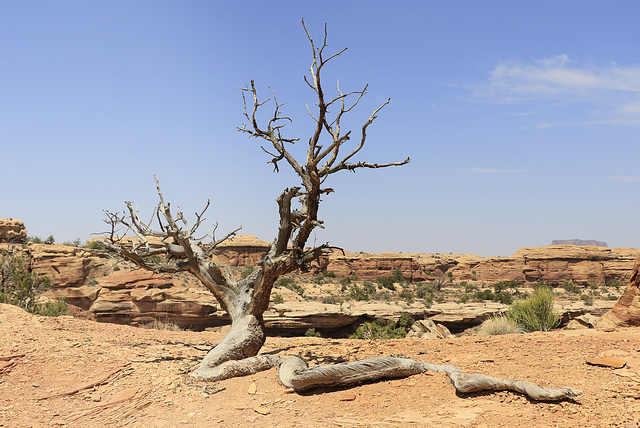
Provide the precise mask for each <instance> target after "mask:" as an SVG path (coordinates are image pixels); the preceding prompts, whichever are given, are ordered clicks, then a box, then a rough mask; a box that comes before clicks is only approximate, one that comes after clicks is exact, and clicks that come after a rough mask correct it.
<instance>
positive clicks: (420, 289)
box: [416, 282, 433, 299]
mask: <svg viewBox="0 0 640 428" xmlns="http://www.w3.org/2000/svg"><path fill="white" fill-rule="evenodd" d="M427 296H433V285H432V284H425V283H423V282H419V283H418V284H416V297H417V298H418V299H424V298H425V297H427Z"/></svg>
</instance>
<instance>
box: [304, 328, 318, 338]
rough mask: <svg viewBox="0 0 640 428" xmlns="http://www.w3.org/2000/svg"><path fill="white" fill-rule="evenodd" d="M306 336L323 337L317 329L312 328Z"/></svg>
mask: <svg viewBox="0 0 640 428" xmlns="http://www.w3.org/2000/svg"><path fill="white" fill-rule="evenodd" d="M304 335H305V336H307V337H322V335H321V334H320V332H319V331H316V329H315V328H313V327H312V328H310V329H308V330H307V331H305V332H304Z"/></svg>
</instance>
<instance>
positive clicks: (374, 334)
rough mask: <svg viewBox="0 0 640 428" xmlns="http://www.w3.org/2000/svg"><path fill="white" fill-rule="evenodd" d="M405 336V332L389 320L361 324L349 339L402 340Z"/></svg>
mask: <svg viewBox="0 0 640 428" xmlns="http://www.w3.org/2000/svg"><path fill="white" fill-rule="evenodd" d="M406 335H407V330H405V329H404V328H402V327H398V326H397V325H396V323H395V322H393V321H391V320H387V321H385V320H376V321H374V322H366V323H364V324H362V325H361V326H360V327H358V329H357V330H356V332H355V333H353V334H352V335H351V336H349V339H367V340H369V339H402V338H404V337H405V336H406Z"/></svg>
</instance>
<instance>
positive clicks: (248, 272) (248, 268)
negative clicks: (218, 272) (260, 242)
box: [240, 265, 255, 279]
mask: <svg viewBox="0 0 640 428" xmlns="http://www.w3.org/2000/svg"><path fill="white" fill-rule="evenodd" d="M254 270H255V267H254V266H253V265H246V266H245V267H243V268H242V270H241V271H240V277H241V278H242V279H245V278H246V277H248V276H249V275H251V274H252V273H253V271H254Z"/></svg>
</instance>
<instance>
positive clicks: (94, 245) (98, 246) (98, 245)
mask: <svg viewBox="0 0 640 428" xmlns="http://www.w3.org/2000/svg"><path fill="white" fill-rule="evenodd" d="M84 248H88V249H90V250H98V251H103V250H105V249H106V248H105V246H104V244H103V243H102V242H100V241H89V242H87V243H86V244H84Z"/></svg>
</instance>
